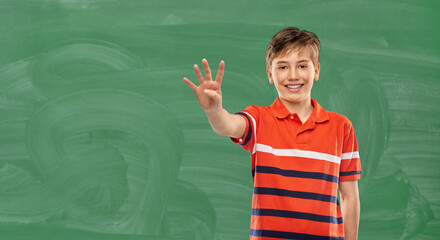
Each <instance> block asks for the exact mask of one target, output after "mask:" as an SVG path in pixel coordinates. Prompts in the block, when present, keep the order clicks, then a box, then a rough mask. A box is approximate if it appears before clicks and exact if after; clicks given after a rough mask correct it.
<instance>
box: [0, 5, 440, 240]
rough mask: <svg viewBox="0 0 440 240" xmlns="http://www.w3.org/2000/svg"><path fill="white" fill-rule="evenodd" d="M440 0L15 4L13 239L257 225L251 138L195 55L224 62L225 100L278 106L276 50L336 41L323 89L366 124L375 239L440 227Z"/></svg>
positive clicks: (1, 177)
mask: <svg viewBox="0 0 440 240" xmlns="http://www.w3.org/2000/svg"><path fill="white" fill-rule="evenodd" d="M439 10H440V8H439V3H438V1H437V0H435V1H427V0H424V1H419V0H417V1H416V0H399V1H391V0H388V1H328V0H322V1H238V0H223V1H177V0H172V1H170V0H162V1H117V0H106V1H104V0H58V1H55V0H16V1H15V0H9V1H6V0H1V1H0V34H1V35H0V36H1V37H0V239H8V240H9V239H14V240H15V239H44V240H47V239H81V240H86V239H90V240H96V239H98V240H99V239H130V240H131V239H158V240H159V239H161V240H165V239H185V240H189V239H200V240H209V239H215V240H223V239H224V240H226V239H228V240H229V239H232V240H241V239H248V235H249V224H250V213H251V212H250V207H251V195H252V179H251V170H250V158H249V157H250V156H249V153H248V152H246V151H244V150H243V149H241V148H240V147H239V146H237V145H236V144H234V143H232V142H231V141H230V140H229V139H228V138H227V137H222V136H217V135H216V134H215V133H213V131H212V130H211V128H210V126H209V123H208V121H207V119H206V116H205V115H204V112H203V111H202V110H201V109H200V107H199V105H198V103H197V100H196V98H195V96H194V95H193V93H192V91H191V90H190V89H189V88H188V87H187V86H186V85H185V84H184V82H183V81H182V79H183V77H184V76H186V77H188V78H189V79H191V80H193V81H194V80H195V82H196V78H195V74H194V72H193V70H192V66H193V64H199V65H201V60H202V58H207V59H208V61H210V63H211V66H212V69H213V71H214V73H215V72H216V71H215V69H216V68H217V67H216V66H217V65H218V63H219V61H220V60H224V61H225V63H226V69H225V77H224V79H223V88H222V91H223V97H224V100H223V102H224V107H225V108H226V109H227V110H228V111H229V112H237V111H239V110H241V109H243V108H244V107H246V106H248V105H250V104H257V105H270V104H271V103H272V102H273V100H274V99H275V97H276V96H277V95H276V91H275V89H274V87H273V86H272V85H270V84H269V83H268V80H267V76H266V73H265V49H266V46H267V44H268V42H269V40H270V39H271V37H272V36H273V35H274V34H275V33H276V32H277V31H279V30H280V29H282V28H283V27H286V26H292V25H293V26H297V27H299V28H300V29H306V30H309V31H312V32H315V33H316V34H317V35H318V36H319V38H320V40H321V45H322V47H321V55H320V57H321V74H320V79H319V81H318V82H316V83H315V85H314V89H313V91H312V97H314V98H316V99H317V100H318V102H319V103H320V104H321V105H322V106H323V107H324V108H326V109H327V110H331V111H336V112H339V113H342V114H344V115H346V116H347V117H349V119H350V120H351V121H352V122H353V125H354V128H355V131H356V134H357V138H358V142H359V147H360V155H361V161H362V167H363V174H362V179H361V180H360V181H359V185H360V197H361V205H362V211H361V221H360V230H359V239H360V240H369V239H382V240H387V239H390V240H391V239H413V240H419V239H426V240H430V239H440V221H439V217H438V216H439V214H440V189H439V186H440V161H439V157H438V156H439V155H440V148H439V146H440V121H439V117H440V108H439V107H440V104H439V103H440V97H439V95H440V94H439V93H440V81H439V80H440V79H439V78H440V71H439V66H440V47H439V43H440V34H439V28H438V26H439V25H438V23H439V20H440V18H439V17H438V16H439V14H438V13H439Z"/></svg>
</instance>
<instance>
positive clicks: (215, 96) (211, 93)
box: [203, 89, 221, 101]
mask: <svg viewBox="0 0 440 240" xmlns="http://www.w3.org/2000/svg"><path fill="white" fill-rule="evenodd" d="M203 92H204V93H205V94H206V95H207V96H208V97H209V98H212V99H213V100H216V101H218V100H219V99H220V98H221V96H220V94H218V93H217V91H214V90H211V89H205V90H204V91H203Z"/></svg>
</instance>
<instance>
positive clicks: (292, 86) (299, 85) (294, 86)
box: [286, 84, 302, 89]
mask: <svg viewBox="0 0 440 240" xmlns="http://www.w3.org/2000/svg"><path fill="white" fill-rule="evenodd" d="M301 86H302V84H298V85H287V86H286V87H288V88H292V89H295V88H300V87H301Z"/></svg>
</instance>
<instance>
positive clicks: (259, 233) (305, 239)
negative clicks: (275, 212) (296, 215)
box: [251, 229, 345, 240]
mask: <svg viewBox="0 0 440 240" xmlns="http://www.w3.org/2000/svg"><path fill="white" fill-rule="evenodd" d="M251 235H252V236H256V237H270V238H282V239H296V240H345V238H344V237H330V236H319V235H312V234H305V233H295V232H281V231H271V230H257V229H251Z"/></svg>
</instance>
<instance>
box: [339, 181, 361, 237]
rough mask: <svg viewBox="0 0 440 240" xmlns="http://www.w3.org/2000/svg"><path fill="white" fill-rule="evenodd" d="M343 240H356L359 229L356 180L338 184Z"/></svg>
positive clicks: (358, 203)
mask: <svg viewBox="0 0 440 240" xmlns="http://www.w3.org/2000/svg"><path fill="white" fill-rule="evenodd" d="M339 195H340V197H341V211H342V217H343V219H344V231H345V240H357V238H358V229H359V215H360V202H359V189H358V182H357V180H353V181H342V182H339Z"/></svg>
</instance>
